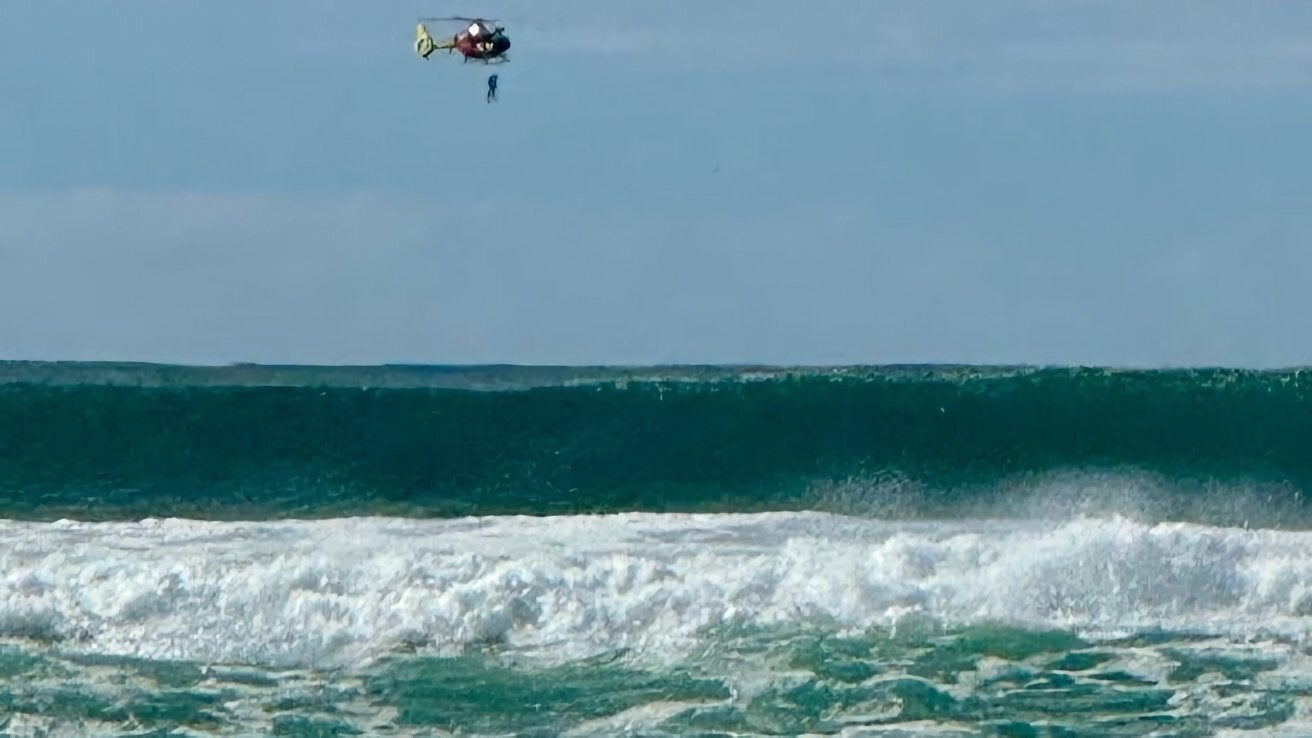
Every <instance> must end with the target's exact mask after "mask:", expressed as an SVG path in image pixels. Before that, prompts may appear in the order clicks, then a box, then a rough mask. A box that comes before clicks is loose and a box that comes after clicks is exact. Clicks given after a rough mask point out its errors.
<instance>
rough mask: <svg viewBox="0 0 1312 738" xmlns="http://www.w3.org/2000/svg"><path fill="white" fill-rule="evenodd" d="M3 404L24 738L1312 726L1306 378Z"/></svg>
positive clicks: (57, 395) (683, 385) (401, 384)
mask: <svg viewBox="0 0 1312 738" xmlns="http://www.w3.org/2000/svg"><path fill="white" fill-rule="evenodd" d="M0 381H2V382H3V383H0V511H2V512H3V514H2V515H0V733H3V734H7V735H33V736H35V735H243V734H278V735H351V734H355V735H447V734H459V735H471V734H475V735H624V734H628V735H798V734H825V735H897V734H899V733H897V732H894V731H895V730H902V731H904V733H902V734H906V735H924V734H942V735H999V736H1001V735H1052V736H1058V735H1061V736H1066V735H1081V736H1082V735H1089V736H1096V735H1112V736H1115V735H1127V736H1128V735H1134V736H1140V735H1142V736H1147V735H1178V736H1186V735H1188V736H1193V735H1199V736H1201V735H1231V734H1252V735H1259V734H1262V735H1271V734H1281V731H1285V733H1284V734H1287V735H1300V734H1306V733H1307V732H1308V731H1309V730H1312V726H1309V725H1308V721H1307V719H1306V715H1307V710H1308V702H1307V699H1308V690H1309V688H1310V687H1312V672H1310V671H1309V670H1308V664H1307V661H1308V650H1307V649H1308V640H1307V637H1306V636H1307V631H1308V626H1309V625H1310V624H1312V619H1310V618H1312V537H1309V536H1312V533H1305V532H1303V531H1305V530H1306V529H1307V528H1308V527H1309V526H1308V522H1309V519H1308V513H1307V507H1306V504H1305V495H1304V490H1305V489H1306V484H1307V482H1308V480H1309V478H1312V433H1309V431H1312V396H1310V395H1309V387H1308V384H1307V380H1306V379H1305V378H1304V377H1303V374H1302V373H1301V372H1286V373H1277V372H1270V373H1256V372H1237V371H1222V370H1216V371H1192V372H1184V371H1180V372H1108V371H1103V370H1069V369H1059V370H1058V369H1052V370H1030V369H1023V368H1013V369H983V368H970V367H902V368H884V369H878V368H847V369H841V370H806V369H792V370H774V369H764V368H754V369H744V368H729V369H725V368H715V367H692V368H653V369H627V370H617V369H550V368H547V369H539V368H534V369H529V368H516V367H480V368H450V367H447V368H440V367H439V368H424V367H393V368H375V369H354V368H265V367H230V368H221V369H194V368H183V367H143V366H131V365H127V366H119V365H114V366H106V365H70V364H56V365H40V364H8V365H0ZM1300 731H1301V732H1300Z"/></svg>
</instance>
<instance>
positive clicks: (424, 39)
mask: <svg viewBox="0 0 1312 738" xmlns="http://www.w3.org/2000/svg"><path fill="white" fill-rule="evenodd" d="M436 50H437V42H435V41H433V37H432V36H430V35H428V29H427V28H424V24H423V23H420V24H419V28H418V29H417V30H416V31H415V52H416V53H418V54H419V55H420V56H422V57H424V58H425V59H427V58H428V55H429V54H431V53H433V52H434V51H436Z"/></svg>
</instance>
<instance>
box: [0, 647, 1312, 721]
mask: <svg viewBox="0 0 1312 738" xmlns="http://www.w3.org/2000/svg"><path fill="white" fill-rule="evenodd" d="M1293 650H1294V649H1292V648H1291V647H1290V646H1289V645H1288V644H1282V643H1280V642H1275V641H1272V642H1264V643H1257V644H1250V645H1249V646H1248V647H1246V648H1245V647H1235V646H1234V645H1233V644H1230V645H1228V646H1227V645H1226V644H1221V645H1220V647H1218V644H1217V643H1215V642H1213V641H1210V640H1208V639H1205V638H1201V637H1192V638H1191V637H1189V636H1188V635H1187V634H1166V633H1159V634H1154V635H1153V636H1151V637H1136V638H1126V639H1121V640H1107V641H1100V642H1087V641H1084V640H1082V639H1080V638H1078V637H1076V636H1075V635H1072V634H1070V633H1064V632H1059V631H1026V630H1019V629H1015V628H1008V627H1001V626H981V627H975V628H968V629H963V630H956V631H945V630H943V629H941V628H936V627H934V626H931V625H920V626H917V625H916V624H914V623H913V624H910V625H909V626H908V627H906V628H904V629H903V631H902V632H896V633H895V632H890V631H887V630H872V631H866V632H856V633H839V632H835V631H829V630H826V629H824V628H823V627H802V628H792V629H773V630H763V629H748V630H742V631H739V632H726V633H721V634H718V635H717V636H716V637H714V638H712V639H710V640H708V648H707V652H706V653H705V654H704V655H702V656H701V657H700V658H698V659H696V660H695V661H687V662H682V663H674V664H669V665H664V666H660V667H653V666H650V665H643V664H641V663H635V662H633V660H632V658H631V657H630V656H629V655H626V654H624V653H618V652H617V653H610V654H605V655H602V656H598V657H594V658H591V659H586V660H583V661H577V662H573V663H569V664H565V665H542V664H534V663H530V662H517V661H516V659H514V658H513V657H510V656H507V655H505V654H498V653H496V652H494V651H486V650H474V651H471V652H469V653H466V654H463V655H456V656H451V657H447V658H423V657H404V656H398V657H395V658H393V659H391V660H388V661H386V662H383V663H380V664H378V665H376V666H374V667H371V668H369V669H364V670H361V671H359V672H354V673H340V672H336V673H328V672H314V671H297V672H278V671H260V670H258V669H252V668H232V667H222V666H211V665H206V664H198V663H186V662H152V661H141V660H136V659H130V658H87V657H76V656H68V655H59V654H55V653H48V654H43V655H39V656H33V655H30V654H29V653H27V652H25V651H22V650H19V649H14V648H0V711H2V712H3V714H4V715H5V716H6V717H2V718H0V730H4V729H6V727H8V728H14V727H27V728H34V727H36V726H40V727H41V728H42V729H46V730H56V731H58V730H60V729H63V730H66V731H70V733H69V734H77V733H76V731H85V734H97V735H101V734H106V735H183V734H207V735H222V734H238V733H242V732H245V733H247V734H249V733H250V732H259V733H262V734H266V735H289V736H330V735H384V734H386V735H434V734H436V735H543V736H546V735H645V736H678V735H699V736H734V735H800V734H813V735H838V734H840V733H842V734H845V735H852V734H854V733H853V731H854V730H857V729H859V728H862V727H865V728H870V729H875V728H890V727H895V726H903V727H905V728H906V729H908V730H909V731H911V732H910V733H907V734H909V735H916V734H931V735H932V734H951V735H971V736H1089V737H1090V738H1093V737H1095V736H1136V737H1137V736H1150V735H1151V736H1182V737H1183V736H1212V735H1217V734H1218V733H1219V732H1220V731H1223V730H1229V729H1238V730H1245V731H1253V734H1254V735H1260V734H1261V732H1262V731H1264V730H1269V729H1273V728H1275V727H1277V726H1279V725H1281V724H1283V723H1286V722H1287V721H1288V720H1289V719H1290V718H1291V717H1292V716H1293V715H1294V713H1295V711H1296V706H1297V701H1298V700H1300V699H1303V698H1306V697H1307V696H1308V694H1309V689H1312V684H1309V682H1308V680H1307V678H1306V677H1305V676H1304V677H1300V676H1296V675H1292V674H1290V673H1288V672H1287V671H1282V670H1281V668H1282V663H1283V662H1287V661H1288V659H1289V657H1290V653H1291V652H1293ZM935 730H938V731H942V732H941V733H935V732H934V731H935ZM175 731H177V732H175ZM434 731H436V732H434ZM844 731H847V732H846V733H844ZM856 734H860V733H856ZM872 735H873V733H872Z"/></svg>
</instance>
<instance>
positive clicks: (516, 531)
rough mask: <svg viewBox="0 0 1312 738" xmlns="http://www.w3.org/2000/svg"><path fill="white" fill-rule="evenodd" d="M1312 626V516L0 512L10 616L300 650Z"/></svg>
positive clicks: (567, 652) (141, 642) (295, 659)
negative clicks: (91, 519) (223, 519)
mask: <svg viewBox="0 0 1312 738" xmlns="http://www.w3.org/2000/svg"><path fill="white" fill-rule="evenodd" d="M910 614H918V615H924V616H929V617H933V618H938V619H941V620H943V621H945V622H948V623H953V624H966V623H970V622H978V621H986V620H988V621H1004V622H1012V623H1017V624H1021V625H1027V626H1042V627H1068V628H1076V629H1083V630H1084V631H1085V632H1087V633H1091V634H1097V633H1099V632H1112V631H1117V630H1137V629H1143V628H1168V629H1186V630H1204V631H1210V632H1216V633H1220V634H1227V635H1236V634H1238V635H1245V634H1250V633H1255V632H1257V631H1258V630H1259V629H1265V630H1266V631H1267V632H1277V633H1279V634H1282V635H1284V636H1288V637H1295V638H1301V637H1303V635H1304V633H1305V632H1306V631H1307V629H1308V627H1309V626H1310V625H1312V617H1309V616H1310V615H1312V534H1308V533H1287V532H1275V531H1245V530H1238V529H1219V528H1208V527H1203V526H1195V525H1185V524H1160V525H1151V526H1150V525H1144V524H1140V523H1136V522H1133V521H1129V520H1124V519H1103V520H1094V519H1088V520H1073V521H1069V522H1066V523H1064V524H1053V523H1033V522H1016V521H1008V522H1002V521H966V522H952V523H948V522H924V523H904V522H879V521H868V520H859V519H853V518H844V517H837V516H830V515H822V514H809V513H773V514H760V515H657V514H625V515H613V516H580V517H557V518H527V517H492V518H479V519H472V518H469V519H461V520H450V521H418V520H403V519H381V518H368V519H339V520H327V521H290V522H262V523H212V522H197V521H189V520H146V521H142V522H140V523H77V522H67V521H61V522H59V523H53V524H41V523H26V522H22V523H20V522H0V633H3V634H6V635H9V636H11V637H19V638H38V639H42V638H53V639H59V640H61V642H62V643H63V644H64V646H65V647H69V648H77V649H80V650H86V651H91V652H97V653H106V654H115V655H130V656H142V657H148V658H173V659H196V660H204V661H228V662H231V661H242V662H256V663H264V664H284V665H296V666H331V665H344V664H356V663H362V662H367V661H369V660H370V659H372V658H374V657H378V656H380V655H383V654H386V653H388V652H391V651H394V650H396V649H398V648H419V649H434V650H439V651H440V650H442V649H449V648H458V647H460V646H461V645H462V644H466V643H471V642H489V641H494V642H499V643H502V644H505V645H506V646H508V647H511V648H520V649H525V650H528V651H537V652H541V653H547V654H551V655H555V656H561V657H570V656H578V655H584V654H587V653H592V652H596V651H599V650H603V649H608V648H615V647H621V646H629V647H632V648H634V649H635V651H636V652H639V653H653V654H659V655H662V656H673V655H677V654H680V653H685V652H686V649H689V648H693V647H695V646H696V644H697V643H698V640H699V637H701V635H700V631H701V629H703V628H704V627H706V626H715V625H719V624H724V623H726V622H742V623H748V624H771V623H786V622H790V621H793V622H798V621H803V620H812V621H813V620H815V619H817V618H821V619H832V620H833V621H835V622H836V623H838V624H840V625H846V626H852V627H866V626H871V625H881V624H882V625H887V624H894V623H896V622H897V621H898V620H899V619H900V618H902V617H904V616H906V615H910Z"/></svg>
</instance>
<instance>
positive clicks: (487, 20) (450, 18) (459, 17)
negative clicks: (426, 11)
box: [419, 15, 500, 23]
mask: <svg viewBox="0 0 1312 738" xmlns="http://www.w3.org/2000/svg"><path fill="white" fill-rule="evenodd" d="M419 20H421V21H467V22H469V23H476V22H482V23H500V21H498V20H497V19H495V18H466V17H465V16H463V15H453V16H447V17H446V18H420V19H419Z"/></svg>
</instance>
